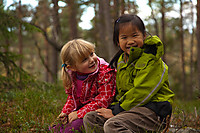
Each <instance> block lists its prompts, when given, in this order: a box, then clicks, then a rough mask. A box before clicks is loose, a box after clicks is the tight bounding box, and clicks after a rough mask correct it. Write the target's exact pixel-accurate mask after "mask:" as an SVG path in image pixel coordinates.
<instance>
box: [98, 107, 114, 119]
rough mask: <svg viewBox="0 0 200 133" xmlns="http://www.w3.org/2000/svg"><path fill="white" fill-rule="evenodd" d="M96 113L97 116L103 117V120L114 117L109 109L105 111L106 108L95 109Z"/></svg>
mask: <svg viewBox="0 0 200 133" xmlns="http://www.w3.org/2000/svg"><path fill="white" fill-rule="evenodd" d="M96 111H97V112H98V113H97V114H98V115H101V116H103V117H104V118H111V117H113V116H114V115H113V114H112V110H111V109H106V108H101V109H97V110H96Z"/></svg>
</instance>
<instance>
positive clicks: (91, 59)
mask: <svg viewBox="0 0 200 133" xmlns="http://www.w3.org/2000/svg"><path fill="white" fill-rule="evenodd" d="M97 67H98V60H97V56H96V54H95V53H94V52H91V53H90V55H89V56H88V57H86V58H84V59H83V60H81V61H77V62H76V66H75V67H72V69H71V70H72V71H77V72H80V73H92V72H94V71H95V70H96V69H97Z"/></svg>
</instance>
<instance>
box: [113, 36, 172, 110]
mask: <svg viewBox="0 0 200 133" xmlns="http://www.w3.org/2000/svg"><path fill="white" fill-rule="evenodd" d="M163 54H164V49H163V44H162V42H161V40H160V39H159V38H158V37H157V36H149V37H147V38H146V39H145V40H144V46H143V48H137V47H131V49H130V55H129V60H128V62H127V63H125V62H124V53H123V54H122V55H121V56H120V58H119V60H118V65H117V77H116V84H117V94H116V99H115V100H116V102H117V103H118V104H119V103H120V106H121V107H122V108H123V109H124V110H130V109H132V108H134V107H139V106H143V105H145V104H147V103H149V102H164V101H168V102H170V103H172V102H173V97H174V93H173V92H172V91H171V90H170V89H169V80H168V66H167V65H166V64H165V63H164V62H163V61H162V59H161V56H162V55H163Z"/></svg>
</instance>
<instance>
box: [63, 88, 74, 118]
mask: <svg viewBox="0 0 200 133" xmlns="http://www.w3.org/2000/svg"><path fill="white" fill-rule="evenodd" d="M66 94H67V95H68V96H67V101H66V103H65V105H64V107H63V109H62V112H63V113H65V114H67V115H69V114H70V113H71V112H72V111H73V109H74V108H75V105H74V100H73V96H72V93H71V89H70V90H66Z"/></svg>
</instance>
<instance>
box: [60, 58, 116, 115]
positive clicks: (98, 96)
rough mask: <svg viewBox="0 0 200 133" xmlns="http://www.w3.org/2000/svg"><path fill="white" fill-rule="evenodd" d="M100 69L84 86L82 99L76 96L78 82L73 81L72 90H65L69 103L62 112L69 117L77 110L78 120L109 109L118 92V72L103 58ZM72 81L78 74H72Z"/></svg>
mask: <svg viewBox="0 0 200 133" xmlns="http://www.w3.org/2000/svg"><path fill="white" fill-rule="evenodd" d="M98 60H99V62H100V63H99V67H98V68H97V70H96V71H95V72H94V73H92V74H90V75H89V76H88V77H87V78H86V79H85V80H84V82H83V84H82V90H81V95H80V97H77V95H76V80H73V85H72V88H70V89H65V91H66V94H67V95H68V97H67V102H66V104H65V105H64V107H63V109H62V112H63V113H66V114H67V115H69V114H70V113H71V112H72V111H75V110H77V115H78V118H83V117H84V116H85V114H86V113H87V112H90V111H95V110H96V109H99V108H107V107H108V106H109V105H110V104H111V102H112V101H113V98H114V95H115V90H116V82H115V81H116V71H115V70H114V69H111V68H110V67H108V65H107V64H106V63H105V61H104V60H103V59H101V58H98ZM71 77H72V79H76V78H75V77H76V73H75V72H72V73H71Z"/></svg>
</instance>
